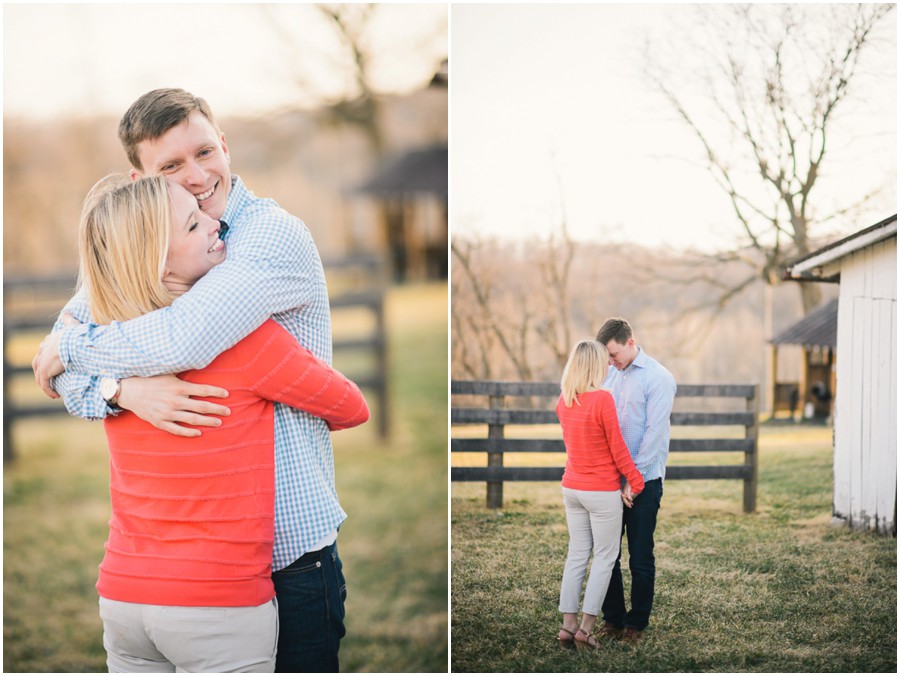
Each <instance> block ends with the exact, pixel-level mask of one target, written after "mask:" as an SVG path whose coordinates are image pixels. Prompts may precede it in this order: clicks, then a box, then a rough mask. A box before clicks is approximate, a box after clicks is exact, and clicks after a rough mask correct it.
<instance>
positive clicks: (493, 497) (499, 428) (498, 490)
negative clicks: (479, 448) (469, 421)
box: [487, 395, 504, 509]
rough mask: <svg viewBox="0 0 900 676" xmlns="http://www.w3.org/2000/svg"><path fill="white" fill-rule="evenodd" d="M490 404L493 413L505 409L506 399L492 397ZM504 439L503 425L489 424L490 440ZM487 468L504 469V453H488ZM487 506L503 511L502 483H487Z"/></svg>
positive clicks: (501, 396) (500, 396)
mask: <svg viewBox="0 0 900 676" xmlns="http://www.w3.org/2000/svg"><path fill="white" fill-rule="evenodd" d="M489 399H490V404H489V408H490V409H491V410H492V411H495V410H499V409H502V408H503V405H504V397H503V395H499V396H494V395H491V396H490V398H489ZM502 438H503V425H502V424H499V423H498V424H488V439H502ZM487 466H488V467H503V453H491V452H489V453H488V458H487ZM487 506H488V509H502V508H503V482H502V481H488V483H487Z"/></svg>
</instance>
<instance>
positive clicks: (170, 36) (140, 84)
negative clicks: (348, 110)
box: [3, 3, 448, 117]
mask: <svg viewBox="0 0 900 676" xmlns="http://www.w3.org/2000/svg"><path fill="white" fill-rule="evenodd" d="M266 11H268V12H270V15H271V16H272V17H273V18H274V20H275V23H276V24H277V25H279V26H281V27H283V28H284V30H285V32H287V33H288V34H289V35H291V36H293V37H294V42H295V46H294V48H290V47H287V46H286V45H285V44H284V43H282V42H281V41H280V40H279V38H278V36H277V35H276V33H275V32H274V30H273V28H272V23H271V22H268V21H267V19H266V16H265V12H266ZM447 14H448V10H447V6H446V5H445V4H427V5H397V4H394V5H380V6H379V7H378V8H377V9H376V11H375V13H374V17H375V18H374V20H373V23H372V25H371V31H370V32H369V34H368V35H369V37H368V39H369V40H370V41H371V44H372V46H373V49H374V51H375V53H376V54H377V57H376V58H375V59H374V61H373V77H374V78H375V80H376V84H377V86H378V88H379V90H380V91H382V92H395V91H400V92H402V91H409V90H412V89H415V88H418V87H421V86H422V85H423V84H426V83H427V82H428V81H429V80H430V78H431V77H432V76H433V75H434V72H435V68H436V67H437V66H439V65H440V61H441V59H442V58H446V56H447V50H448V45H447ZM3 15H4V16H3V66H4V67H3V71H4V72H3V106H4V113H5V114H26V115H31V116H36V117H48V116H55V115H63V116H70V115H94V114H98V113H100V114H113V115H120V114H121V113H123V112H124V111H125V109H127V107H128V106H129V105H130V104H131V103H132V102H133V101H134V100H135V99H137V98H138V97H139V96H140V95H141V94H143V93H145V92H147V91H149V90H151V89H154V88H157V87H182V88H184V89H187V90H188V91H191V92H192V93H194V94H197V95H199V96H202V97H204V98H206V99H207V100H209V101H210V104H211V105H212V106H213V109H214V110H215V111H216V114H217V115H218V116H228V115H232V114H241V115H243V114H251V115H252V114H259V113H264V112H267V111H269V110H272V109H273V108H277V107H280V106H284V105H299V106H305V105H311V104H313V103H314V102H315V99H316V97H317V96H321V95H328V94H331V93H334V91H335V90H337V89H339V88H340V87H341V86H342V85H343V84H344V82H343V81H342V80H341V79H340V78H339V77H335V74H334V73H335V72H337V71H335V70H334V69H331V68H329V66H330V64H331V63H332V62H333V60H334V59H335V58H336V54H337V53H338V50H336V49H335V45H336V44H337V41H336V39H335V32H334V30H333V28H332V26H331V25H330V23H329V21H328V20H326V19H325V18H323V17H322V16H321V15H320V14H319V13H318V12H317V10H316V8H315V7H313V6H310V5H304V4H294V3H285V4H273V5H267V6H265V7H264V6H263V5H261V4H254V3H207V4H177V3H176V4H163V3H159V4H131V3H121V4H92V3H87V4H83V3H77V4H75V3H65V4H38V3H35V4H28V5H26V4H8V3H5V4H4V7H3ZM298 75H299V76H301V77H302V78H303V80H304V83H303V84H298V83H297V81H296V80H295V78H296V77H297V76H298Z"/></svg>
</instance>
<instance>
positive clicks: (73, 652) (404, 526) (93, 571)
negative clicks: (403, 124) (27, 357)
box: [3, 285, 448, 673]
mask: <svg viewBox="0 0 900 676" xmlns="http://www.w3.org/2000/svg"><path fill="white" fill-rule="evenodd" d="M387 312H388V318H387V321H388V331H389V341H390V343H389V344H390V373H391V379H390V396H391V404H390V406H391V413H392V418H391V420H392V431H391V435H390V437H389V438H388V439H384V440H382V439H379V438H378V435H377V434H376V428H375V424H374V422H371V423H369V424H368V425H366V426H364V427H363V428H360V429H357V430H348V431H342V432H339V433H337V434H335V435H334V446H335V462H336V474H337V488H338V492H339V495H340V496H341V503H342V505H343V507H344V509H345V511H347V513H348V514H349V517H348V519H347V521H346V522H345V525H344V527H343V528H342V529H341V537H340V552H341V558H342V559H343V561H344V572H345V575H346V577H347V584H348V598H347V631H348V633H347V638H346V639H345V640H344V642H343V643H342V645H341V668H342V671H357V672H362V671H368V672H446V670H447V663H448V649H447V612H448V611H447V558H448V557H447V461H446V449H447V360H446V354H447V287H446V285H425V286H410V287H402V288H397V289H393V290H392V291H391V292H390V294H389V297H388V300H387ZM336 365H337V366H338V367H339V368H341V363H340V361H339V360H338V362H337V363H336ZM345 368H348V370H349V367H345ZM35 389H36V388H35ZM370 403H372V402H370ZM14 433H15V436H14V440H15V444H16V451H17V454H18V457H17V460H16V461H15V462H13V463H11V464H9V465H8V466H6V467H5V468H4V470H5V471H4V482H3V485H4V513H3V520H4V531H3V533H4V542H3V549H4V557H3V563H4V570H3V579H4V586H3V605H4V625H3V637H4V642H3V667H4V672H38V673H48V672H105V671H106V663H105V659H106V655H105V652H104V650H103V645H102V625H101V623H100V619H99V617H98V613H97V592H96V590H95V589H94V583H95V582H96V578H97V565H98V564H99V563H100V560H101V559H102V557H103V543H104V541H105V539H106V530H107V525H106V523H107V520H108V518H109V498H108V469H107V462H108V461H107V453H106V442H105V437H104V435H103V429H102V427H101V426H100V425H99V424H92V423H86V422H83V421H80V420H74V419H68V418H52V419H45V420H43V421H40V420H31V421H24V422H21V423H18V424H17V425H16V428H15V431H14Z"/></svg>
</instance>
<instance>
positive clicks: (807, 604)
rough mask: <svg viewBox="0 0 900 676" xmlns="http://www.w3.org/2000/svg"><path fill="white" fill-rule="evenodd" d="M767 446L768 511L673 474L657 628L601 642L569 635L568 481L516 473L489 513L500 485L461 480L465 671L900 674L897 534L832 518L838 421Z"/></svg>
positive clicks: (455, 536) (456, 489) (457, 571)
mask: <svg viewBox="0 0 900 676" xmlns="http://www.w3.org/2000/svg"><path fill="white" fill-rule="evenodd" d="M454 434H455V431H454ZM760 453H761V457H760V461H761V464H760V472H759V496H758V504H759V509H758V511H757V513H755V514H752V515H744V514H743V513H742V512H741V505H742V498H741V496H742V484H741V482H739V481H669V482H667V483H666V485H665V495H664V497H663V502H662V508H661V510H660V515H659V525H658V527H657V531H656V564H657V587H656V598H655V605H654V609H653V616H652V618H651V626H650V627H649V628H648V630H647V632H646V633H645V635H644V636H645V638H644V641H643V642H642V643H641V644H639V645H637V646H634V647H631V646H627V645H623V644H619V643H614V644H607V645H605V647H604V648H603V649H601V650H599V651H597V652H592V653H576V652H575V651H567V650H563V649H561V648H560V647H559V646H558V645H557V644H556V640H555V638H556V634H557V630H558V627H559V626H560V624H561V616H560V614H559V612H558V611H557V607H558V601H559V584H560V580H561V576H562V568H563V564H564V562H565V556H566V548H567V544H568V533H567V531H566V525H565V514H564V511H563V508H562V504H561V496H560V489H559V486H558V485H556V484H549V483H534V484H528V483H512V484H505V485H504V509H503V510H488V509H487V508H486V507H485V504H484V501H485V486H484V484H462V483H454V484H453V485H452V493H451V495H452V500H451V513H452V520H451V524H452V525H451V537H452V543H453V547H452V561H451V569H452V590H453V591H452V602H451V605H452V617H451V626H452V629H451V642H452V646H453V650H452V661H451V669H452V671H454V672H617V671H618V672H660V671H691V672H697V671H711V672H734V671H752V672H774V673H779V672H849V673H858V672H891V673H895V672H896V666H897V588H896V582H897V541H896V539H894V538H889V537H888V538H885V537H881V536H877V535H873V534H867V533H856V532H852V531H849V530H847V529H844V528H834V527H832V526H831V525H830V522H831V485H832V471H831V468H832V459H831V453H832V451H831V431H830V430H829V429H824V428H810V427H763V428H762V432H761V439H760ZM454 455H456V454H454ZM720 455H723V456H725V455H727V454H720ZM678 456H679V454H673V456H672V460H673V461H675V462H682V460H681V459H680V458H679V457H678ZM705 459H706V458H704V460H705ZM555 460H556V461H557V462H554V463H553V464H559V463H558V460H559V458H556V459H555ZM690 460H691V461H692V462H696V459H694V458H691V459H690ZM735 461H737V462H739V460H737V459H736V458H734V457H733V458H731V459H730V462H735ZM454 464H457V459H456V458H455V457H454ZM508 464H509V465H513V464H525V463H513V462H509V463H508ZM888 470H889V471H893V468H888ZM624 559H626V560H627V553H626V554H625V556H624ZM623 563H624V561H623ZM628 577H629V576H628V574H627V572H626V575H625V579H626V597H627V593H628V591H627V590H628V587H627V584H628Z"/></svg>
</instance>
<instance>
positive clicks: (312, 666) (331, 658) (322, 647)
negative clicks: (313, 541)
mask: <svg viewBox="0 0 900 676" xmlns="http://www.w3.org/2000/svg"><path fill="white" fill-rule="evenodd" d="M341 568H342V566H341V559H340V557H339V556H338V553H337V543H335V544H333V545H329V546H328V547H325V548H324V549H321V550H319V551H317V552H308V553H306V554H304V555H303V556H301V557H300V558H299V559H297V560H296V561H294V563H292V564H291V565H290V566H288V567H287V568H282V569H281V570H279V571H276V572H274V573H272V581H273V582H274V583H275V596H276V598H277V599H278V620H279V624H280V628H279V635H278V654H277V656H276V663H275V671H276V672H293V673H298V672H299V673H308V672H318V673H323V672H337V671H338V649H339V648H340V644H341V638H343V636H344V634H346V633H347V631H346V629H345V628H344V601H345V600H346V599H347V584H346V582H345V581H344V574H343V572H342V571H341Z"/></svg>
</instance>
